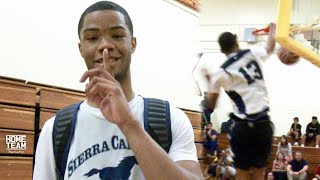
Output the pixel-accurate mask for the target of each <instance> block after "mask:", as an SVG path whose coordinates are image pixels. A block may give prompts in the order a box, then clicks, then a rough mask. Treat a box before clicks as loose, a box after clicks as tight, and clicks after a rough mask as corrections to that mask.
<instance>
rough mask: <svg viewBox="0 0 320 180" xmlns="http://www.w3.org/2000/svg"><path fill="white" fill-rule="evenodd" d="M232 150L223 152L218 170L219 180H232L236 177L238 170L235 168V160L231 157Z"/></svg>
mask: <svg viewBox="0 0 320 180" xmlns="http://www.w3.org/2000/svg"><path fill="white" fill-rule="evenodd" d="M230 151H231V150H230V149H227V150H222V152H221V155H220V159H219V160H218V165H217V168H216V176H217V180H219V179H230V178H234V177H235V176H236V169H235V168H234V166H233V160H232V157H231V154H232V152H230Z"/></svg>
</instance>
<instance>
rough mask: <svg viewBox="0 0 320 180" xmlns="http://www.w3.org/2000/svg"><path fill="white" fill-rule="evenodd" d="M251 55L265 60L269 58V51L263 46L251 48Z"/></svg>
mask: <svg viewBox="0 0 320 180" xmlns="http://www.w3.org/2000/svg"><path fill="white" fill-rule="evenodd" d="M250 51H251V53H252V54H253V55H254V56H255V57H257V58H264V57H267V56H268V53H267V50H266V49H265V48H264V47H262V46H252V47H250Z"/></svg>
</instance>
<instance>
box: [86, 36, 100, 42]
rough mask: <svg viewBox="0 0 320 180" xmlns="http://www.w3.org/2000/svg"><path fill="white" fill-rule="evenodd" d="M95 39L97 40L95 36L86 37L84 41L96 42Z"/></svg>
mask: <svg viewBox="0 0 320 180" xmlns="http://www.w3.org/2000/svg"><path fill="white" fill-rule="evenodd" d="M97 39H98V37H97V36H88V37H87V38H86V40H88V41H95V40H97Z"/></svg>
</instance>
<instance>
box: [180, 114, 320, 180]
mask: <svg viewBox="0 0 320 180" xmlns="http://www.w3.org/2000/svg"><path fill="white" fill-rule="evenodd" d="M183 110H184V112H185V113H186V114H187V116H188V117H189V119H190V121H191V124H192V126H193V131H194V141H195V145H196V148H197V154H198V160H199V163H200V167H201V170H202V172H203V173H205V171H206V170H207V168H208V167H209V165H210V163H211V162H212V160H213V159H212V157H210V156H207V155H206V154H207V152H206V151H205V150H204V148H203V146H202V144H201V143H202V142H203V140H202V130H201V113H200V112H196V111H190V110H185V109H183ZM280 140H281V137H278V136H275V137H274V139H273V145H272V151H271V153H270V156H269V158H268V166H267V171H266V172H269V171H271V170H272V163H273V160H274V159H275V156H276V152H277V147H278V143H279V142H280ZM288 141H289V142H290V143H291V144H292V145H293V143H294V140H293V139H291V138H288ZM218 142H219V148H221V149H226V148H228V147H229V138H228V136H227V134H219V135H218ZM299 144H300V142H299ZM296 151H300V152H301V153H302V155H303V158H304V159H305V160H307V161H308V166H309V168H308V171H307V173H308V180H309V179H312V178H313V177H314V173H315V170H316V167H317V166H318V165H320V148H315V142H308V143H307V144H306V146H305V147H300V146H292V153H293V156H294V153H295V152H296Z"/></svg>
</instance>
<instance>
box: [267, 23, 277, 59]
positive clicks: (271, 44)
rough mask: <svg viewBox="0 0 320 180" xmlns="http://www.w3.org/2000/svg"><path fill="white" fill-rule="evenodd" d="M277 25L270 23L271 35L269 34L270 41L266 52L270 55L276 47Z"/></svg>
mask: <svg viewBox="0 0 320 180" xmlns="http://www.w3.org/2000/svg"><path fill="white" fill-rule="evenodd" d="M275 36H276V24H275V23H270V25H269V34H268V40H267V44H266V47H265V49H266V51H267V53H268V54H271V53H272V52H273V50H274V48H275V46H276V39H275Z"/></svg>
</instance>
